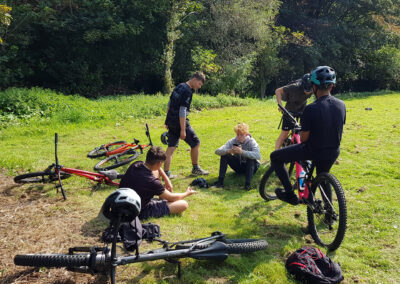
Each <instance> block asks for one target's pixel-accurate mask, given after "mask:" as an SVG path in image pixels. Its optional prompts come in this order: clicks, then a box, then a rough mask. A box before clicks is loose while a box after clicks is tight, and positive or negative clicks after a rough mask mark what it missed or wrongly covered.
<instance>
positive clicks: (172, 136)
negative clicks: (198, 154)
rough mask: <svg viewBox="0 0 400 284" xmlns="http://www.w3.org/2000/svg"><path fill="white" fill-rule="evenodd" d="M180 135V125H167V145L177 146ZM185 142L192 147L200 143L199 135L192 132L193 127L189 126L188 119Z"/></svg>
mask: <svg viewBox="0 0 400 284" xmlns="http://www.w3.org/2000/svg"><path fill="white" fill-rule="evenodd" d="M180 136H181V128H180V126H178V127H175V126H170V125H168V147H178V145H179V139H180ZM185 142H186V143H187V144H188V145H189V146H190V148H194V147H196V146H197V145H199V144H200V139H199V137H197V135H196V132H194V129H193V128H192V126H190V124H189V122H188V121H186V138H185Z"/></svg>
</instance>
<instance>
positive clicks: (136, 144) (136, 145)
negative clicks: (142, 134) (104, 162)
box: [105, 123, 153, 157]
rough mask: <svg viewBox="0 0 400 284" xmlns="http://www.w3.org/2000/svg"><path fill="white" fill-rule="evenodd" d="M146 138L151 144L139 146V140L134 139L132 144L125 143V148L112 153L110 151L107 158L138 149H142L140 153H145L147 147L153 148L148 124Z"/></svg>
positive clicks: (122, 147)
mask: <svg viewBox="0 0 400 284" xmlns="http://www.w3.org/2000/svg"><path fill="white" fill-rule="evenodd" d="M146 136H147V138H148V139H149V144H143V145H139V140H137V139H135V138H134V139H133V142H132V143H125V144H122V145H123V146H121V147H119V148H117V149H115V150H112V151H110V152H107V153H106V157H109V156H113V155H116V154H120V153H123V152H125V151H127V150H128V149H134V150H135V149H137V148H139V149H140V152H141V153H143V149H145V148H147V147H150V146H153V142H152V141H151V137H150V132H149V127H148V125H147V123H146ZM106 146H107V145H106ZM106 146H105V147H106Z"/></svg>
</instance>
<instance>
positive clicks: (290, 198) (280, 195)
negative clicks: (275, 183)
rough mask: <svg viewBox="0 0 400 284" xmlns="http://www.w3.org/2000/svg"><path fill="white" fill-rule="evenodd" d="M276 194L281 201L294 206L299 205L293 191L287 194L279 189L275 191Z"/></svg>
mask: <svg viewBox="0 0 400 284" xmlns="http://www.w3.org/2000/svg"><path fill="white" fill-rule="evenodd" d="M275 194H276V196H277V197H278V198H279V199H280V200H282V201H284V202H287V203H289V204H292V205H298V204H299V199H298V198H297V196H296V194H294V192H293V191H290V192H286V191H285V190H284V189H283V188H277V189H275Z"/></svg>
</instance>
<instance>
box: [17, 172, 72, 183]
mask: <svg viewBox="0 0 400 284" xmlns="http://www.w3.org/2000/svg"><path fill="white" fill-rule="evenodd" d="M69 177H71V174H68V173H64V172H60V178H61V179H66V178H69ZM56 180H58V177H57V173H56V172H55V171H54V170H52V171H50V172H48V171H46V172H33V173H27V174H23V175H19V176H16V177H14V182H16V183H48V182H53V181H56Z"/></svg>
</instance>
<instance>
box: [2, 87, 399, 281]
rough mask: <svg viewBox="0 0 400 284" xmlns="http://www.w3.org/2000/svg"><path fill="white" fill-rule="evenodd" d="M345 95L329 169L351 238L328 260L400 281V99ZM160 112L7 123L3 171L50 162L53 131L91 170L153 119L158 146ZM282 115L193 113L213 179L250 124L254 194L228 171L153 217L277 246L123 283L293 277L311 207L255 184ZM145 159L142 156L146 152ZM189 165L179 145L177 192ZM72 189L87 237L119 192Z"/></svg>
mask: <svg viewBox="0 0 400 284" xmlns="http://www.w3.org/2000/svg"><path fill="white" fill-rule="evenodd" d="M339 97H341V98H342V99H343V100H344V101H345V103H346V106H347V122H346V125H345V128H344V134H343V141H342V146H341V155H340V157H339V164H338V165H335V166H334V167H333V168H332V171H331V172H332V173H333V174H335V175H336V177H337V178H338V179H339V180H340V182H341V183H342V186H343V188H344V189H345V194H346V200H347V206H348V229H347V233H346V237H345V239H344V242H343V244H342V245H341V247H340V248H339V249H338V250H337V251H336V252H334V253H331V254H330V257H332V258H333V260H334V261H336V262H340V264H341V266H342V269H343V272H344V276H345V279H346V281H347V282H348V283H360V282H361V283H399V282H400V268H399V267H400V259H399V256H398V253H399V251H400V237H399V236H400V207H399V204H400V197H399V188H400V170H399V168H400V151H399V149H400V138H399V137H400V115H399V113H400V102H399V99H400V95H399V94H398V93H389V92H387V93H379V95H378V94H377V93H376V94H374V93H369V94H346V95H343V96H339ZM146 98H147V99H148V100H147V101H146ZM159 99H160V101H162V104H164V105H165V104H166V102H167V98H165V97H163V96H160V98H159ZM196 99H197V100H201V98H200V97H199V96H196V97H195V98H194V103H195V102H196ZM126 100H127V101H124V102H121V104H120V105H119V103H120V102H119V99H118V98H116V99H115V101H113V99H109V101H107V103H109V106H111V105H113V104H114V103H115V105H118V106H119V108H121V109H123V110H126V106H125V104H127V103H128V99H126ZM143 101H146V103H147V104H151V105H153V104H158V103H159V102H158V97H157V98H156V99H155V98H154V97H145V96H144V98H143ZM103 103H104V102H103V101H88V102H87V105H83V106H82V108H83V109H85V110H88V111H89V110H90V111H94V112H101V111H103V109H102V107H103ZM145 108H147V107H145ZM205 108H209V107H205ZM365 108H372V110H365ZM203 110H204V108H203ZM115 111H116V110H114V112H115ZM153 115H154V114H153ZM153 115H149V116H148V117H150V116H151V118H146V119H145V118H139V117H138V116H131V115H126V116H124V117H118V116H113V117H112V118H110V117H105V118H107V119H100V118H99V119H98V121H87V120H86V119H84V118H82V120H81V121H79V119H78V123H73V122H72V121H70V122H69V123H60V122H59V121H60V120H57V119H53V118H51V119H48V120H45V119H44V120H43V121H40V120H38V119H36V118H34V119H33V120H30V121H32V122H30V123H29V122H24V123H20V125H12V124H9V125H8V127H7V128H4V129H3V130H1V132H0V146H1V149H2V151H1V152H0V167H2V168H4V169H5V170H7V171H8V173H9V174H10V175H15V174H17V173H22V172H25V171H28V170H41V169H43V168H45V167H46V166H47V165H48V164H50V163H52V162H53V157H54V154H53V151H54V145H53V139H54V137H53V135H54V132H55V131H57V132H58V133H59V135H60V141H59V158H60V161H61V163H62V164H63V165H65V166H68V167H79V168H82V169H88V170H91V169H92V168H93V165H94V164H95V160H91V159H88V158H86V154H87V152H88V151H89V150H90V149H92V148H93V147H95V146H98V145H100V144H103V143H105V142H108V141H114V140H128V141H129V140H132V139H133V137H136V138H138V139H140V140H141V141H142V142H145V141H146V137H145V134H144V124H145V123H146V122H147V123H149V126H150V131H151V135H152V138H153V141H154V142H155V144H158V145H159V144H160V139H159V137H160V135H161V133H162V132H163V131H165V129H164V128H163V121H164V116H163V113H162V114H161V116H158V117H156V116H153ZM55 116H57V113H56V114H55ZM71 116H72V117H73V115H72V114H71ZM52 117H53V116H52ZM279 120H280V115H279V112H278V110H277V107H276V104H275V103H274V102H273V101H272V100H268V101H255V100H249V101H248V102H247V105H244V106H236V107H226V108H218V109H208V110H206V111H193V112H192V113H191V114H190V121H191V124H192V126H193V128H194V129H195V130H196V132H197V134H198V136H199V137H200V140H201V148H200V164H201V166H202V167H203V168H204V169H207V170H209V171H210V176H209V177H208V178H207V180H208V181H209V182H210V183H212V182H213V181H215V180H216V178H217V175H218V166H219V163H218V162H219V158H218V156H217V155H215V154H214V151H215V149H216V148H217V147H219V146H221V145H222V144H223V143H225V142H226V140H227V139H229V138H231V137H233V136H234V132H233V126H234V125H235V124H236V123H238V122H246V123H248V124H249V125H250V132H251V134H252V135H253V137H254V138H255V139H256V140H257V142H258V143H259V145H260V149H261V155H262V159H263V162H264V164H263V165H262V167H260V169H259V171H258V172H257V174H256V176H255V178H254V182H253V190H251V191H249V192H246V191H243V190H242V187H243V184H244V178H243V177H242V176H236V175H234V174H233V173H232V171H230V170H229V171H228V174H227V178H226V186H225V188H224V189H201V190H199V192H198V194H197V195H194V196H191V197H189V198H188V199H187V200H188V202H189V209H188V210H187V212H185V213H184V214H183V215H182V216H175V217H166V218H162V219H152V220H150V221H152V222H155V223H157V224H159V225H160V226H161V231H162V234H163V236H162V237H163V238H165V239H167V240H178V239H179V240H183V239H188V238H193V237H202V236H207V235H209V234H210V233H211V232H213V231H216V230H219V231H222V232H224V233H226V234H227V235H228V236H229V237H232V238H239V237H240V238H266V239H267V240H268V243H269V248H268V249H267V250H266V251H265V252H259V253H254V254H250V255H246V256H242V257H231V258H228V259H227V260H226V261H225V262H224V263H215V262H208V261H205V262H203V261H194V260H184V261H183V266H182V267H183V275H182V279H181V280H178V279H176V278H169V276H171V275H174V273H175V266H173V265H172V264H165V263H164V262H159V261H158V262H151V263H145V264H140V265H130V266H129V267H128V268H126V269H119V270H118V281H119V283H133V282H135V281H138V282H141V283H154V282H158V283H169V282H172V283H294V281H293V279H292V278H291V277H290V276H288V275H287V273H286V272H285V267H284V263H285V260H286V258H287V256H288V254H289V253H291V252H293V251H294V250H296V249H298V248H300V247H301V246H303V245H310V244H311V245H315V244H314V243H313V242H312V241H311V243H310V240H311V239H310V236H309V235H305V234H304V232H303V230H304V229H305V228H306V226H307V220H306V208H305V207H304V206H297V207H293V206H290V205H287V204H283V203H282V202H280V201H273V202H265V201H263V200H262V199H261V197H260V196H259V194H258V189H257V187H258V183H259V180H260V178H261V175H262V174H263V173H264V171H265V169H266V167H267V162H268V160H269V154H270V152H271V151H272V150H273V148H274V144H275V140H276V138H277V137H278V134H279V130H278V129H277V126H278V123H279ZM143 158H144V155H142V156H141V157H140V159H143ZM125 169H126V168H125ZM121 170H122V169H121ZM190 170H191V163H190V158H189V148H188V146H187V145H186V144H185V143H181V144H180V147H179V148H178V150H177V151H176V153H175V155H174V159H173V162H172V171H173V172H174V173H176V174H179V178H178V179H177V180H173V184H174V190H175V191H177V192H181V191H184V189H185V188H186V187H187V186H188V184H189V183H190V182H191V181H192V180H193V178H191V177H189V176H188V175H189V173H190ZM65 188H66V189H67V195H68V197H69V199H68V200H67V201H66V202H65V203H62V206H63V207H64V210H66V212H69V211H71V210H80V211H81V212H82V216H83V217H82V218H86V222H87V223H86V225H85V226H84V229H83V231H84V233H85V231H96V228H99V227H101V224H99V223H97V222H96V216H97V212H98V210H99V208H100V205H101V204H102V202H103V200H104V199H105V197H106V196H107V195H108V194H110V193H111V192H112V191H113V188H110V187H107V186H103V187H102V188H101V189H100V190H98V191H97V192H95V193H90V190H89V189H90V184H89V183H88V182H87V181H86V180H83V179H79V178H71V179H69V180H67V181H65ZM28 189H29V190H34V189H32V188H31V187H29V188H27V187H21V188H18V189H15V190H16V191H17V192H19V194H21V195H22V193H23V191H24V190H28ZM41 190H42V191H43V192H45V193H46V194H47V195H48V196H55V195H56V192H55V190H54V187H53V186H52V185H46V186H44V187H43V188H42V189H41ZM59 197H60V198H61V195H59ZM42 198H43V199H45V198H46V197H45V196H43V197H42ZM294 215H296V216H297V217H294ZM81 233H82V232H81ZM26 241H27V242H28V241H29V240H26ZM55 241H56V240H55ZM75 245H81V243H76V244H75ZM54 246H55V247H56V243H54ZM145 246H146V245H145Z"/></svg>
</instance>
